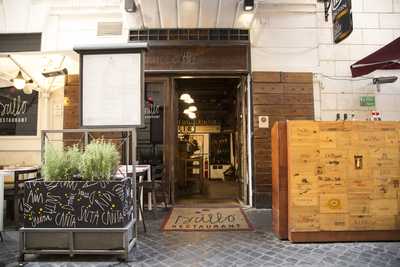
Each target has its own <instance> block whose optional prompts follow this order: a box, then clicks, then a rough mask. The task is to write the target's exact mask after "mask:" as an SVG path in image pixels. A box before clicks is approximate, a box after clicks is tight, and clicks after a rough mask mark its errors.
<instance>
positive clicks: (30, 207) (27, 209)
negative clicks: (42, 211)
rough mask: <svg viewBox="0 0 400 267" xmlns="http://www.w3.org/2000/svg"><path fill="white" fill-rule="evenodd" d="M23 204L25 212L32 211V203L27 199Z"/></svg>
mask: <svg viewBox="0 0 400 267" xmlns="http://www.w3.org/2000/svg"><path fill="white" fill-rule="evenodd" d="M23 206H24V213H28V212H30V211H31V210H32V208H33V207H32V205H30V204H28V203H27V202H26V201H24V204H23Z"/></svg>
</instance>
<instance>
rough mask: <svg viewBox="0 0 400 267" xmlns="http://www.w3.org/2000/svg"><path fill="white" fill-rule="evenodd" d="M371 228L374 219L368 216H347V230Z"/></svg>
mask: <svg viewBox="0 0 400 267" xmlns="http://www.w3.org/2000/svg"><path fill="white" fill-rule="evenodd" d="M373 227H374V218H373V217H372V216H370V215H367V216H360V215H358V216H351V215H350V216H349V230H353V231H363V230H372V228H373Z"/></svg>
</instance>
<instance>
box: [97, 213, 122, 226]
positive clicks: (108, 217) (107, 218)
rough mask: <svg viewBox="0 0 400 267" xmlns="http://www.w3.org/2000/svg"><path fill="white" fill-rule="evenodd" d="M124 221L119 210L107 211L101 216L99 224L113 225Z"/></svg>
mask: <svg viewBox="0 0 400 267" xmlns="http://www.w3.org/2000/svg"><path fill="white" fill-rule="evenodd" d="M123 221H124V216H123V215H122V212H121V211H119V210H116V211H107V212H103V213H102V214H101V222H102V223H103V224H105V225H113V224H116V223H121V222H123Z"/></svg>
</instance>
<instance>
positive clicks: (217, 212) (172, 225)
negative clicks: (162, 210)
mask: <svg viewBox="0 0 400 267" xmlns="http://www.w3.org/2000/svg"><path fill="white" fill-rule="evenodd" d="M161 230H163V231H251V230H254V228H253V226H252V225H251V223H250V222H249V219H248V218H247V216H246V214H245V213H244V212H243V210H242V209H241V208H240V207H223V208H216V207H210V208H204V207H174V208H173V209H172V210H171V212H170V213H169V214H168V216H167V217H166V218H165V221H164V223H163V224H162V226H161Z"/></svg>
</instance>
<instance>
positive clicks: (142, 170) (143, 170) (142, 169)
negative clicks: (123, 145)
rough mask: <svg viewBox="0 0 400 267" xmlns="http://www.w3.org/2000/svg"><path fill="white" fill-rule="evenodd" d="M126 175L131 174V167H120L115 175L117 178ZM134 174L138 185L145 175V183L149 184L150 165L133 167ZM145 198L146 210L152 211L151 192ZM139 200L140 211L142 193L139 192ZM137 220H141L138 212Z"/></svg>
mask: <svg viewBox="0 0 400 267" xmlns="http://www.w3.org/2000/svg"><path fill="white" fill-rule="evenodd" d="M126 173H132V165H128V166H127V165H120V167H119V169H118V173H117V175H116V176H117V177H120V176H122V175H123V174H126ZM135 173H136V176H137V177H138V182H139V183H141V182H142V181H143V179H144V178H143V177H144V175H145V174H146V176H147V181H148V182H151V165H135ZM147 197H148V199H147V201H148V202H147V203H148V204H147V208H148V210H152V198H151V192H149V193H148V194H147ZM139 199H140V206H141V208H142V210H143V206H144V205H143V191H142V192H140V196H139ZM139 220H142V218H141V214H140V212H139Z"/></svg>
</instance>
